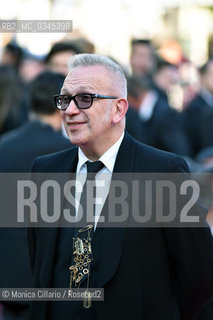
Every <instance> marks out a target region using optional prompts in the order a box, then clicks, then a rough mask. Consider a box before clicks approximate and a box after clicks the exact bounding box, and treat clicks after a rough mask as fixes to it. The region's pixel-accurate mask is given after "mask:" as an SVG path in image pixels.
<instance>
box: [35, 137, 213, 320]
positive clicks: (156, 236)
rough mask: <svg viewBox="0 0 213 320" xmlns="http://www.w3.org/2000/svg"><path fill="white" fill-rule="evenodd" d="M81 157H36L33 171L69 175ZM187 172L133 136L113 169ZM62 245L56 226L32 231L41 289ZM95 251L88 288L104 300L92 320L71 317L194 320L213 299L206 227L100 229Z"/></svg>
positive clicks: (84, 313)
mask: <svg viewBox="0 0 213 320" xmlns="http://www.w3.org/2000/svg"><path fill="white" fill-rule="evenodd" d="M77 160H78V159H77V148H73V149H70V150H67V151H63V152H61V153H57V154H55V155H52V156H45V157H42V158H39V159H37V160H36V161H35V163H34V166H33V171H34V172H47V170H49V171H51V172H70V171H71V172H72V171H74V170H75V167H76V164H77ZM185 171H187V166H186V164H185V162H184V161H183V160H182V159H181V158H180V157H178V156H175V155H172V154H169V153H166V152H162V151H159V150H156V149H153V148H151V147H148V146H145V145H143V144H141V143H139V142H137V141H136V140H134V139H133V138H132V137H131V136H129V135H128V134H125V137H124V140H123V142H122V144H121V147H120V149H119V152H118V155H117V159H116V163H115V167H114V172H123V173H128V172H137V173H138V172H185ZM103 211H107V205H104V208H103ZM100 232H101V240H100ZM96 239H98V241H96ZM57 241H58V229H53V228H49V229H46V228H32V229H31V230H30V231H29V252H30V256H31V263H32V268H33V274H34V280H35V283H34V284H35V286H36V287H51V283H52V275H53V271H54V263H55V253H56V250H57ZM98 247H99V249H100V248H101V250H99V251H98V249H97V248H98ZM93 253H94V256H95V257H96V259H98V260H99V268H98V271H97V274H96V275H95V277H94V278H93V279H91V286H93V287H97V288H104V302H97V303H95V302H93V305H92V308H93V310H94V314H93V318H90V316H89V315H90V309H83V308H82V304H81V303H79V304H78V307H76V305H74V304H73V308H76V309H75V310H76V311H75V313H73V314H72V315H70V317H69V316H68V317H67V318H66V319H69V318H72V319H100V320H102V319H105V320H121V319H122V320H123V319H140V320H156V319H158V320H180V319H181V320H190V319H193V316H194V314H195V313H196V310H197V309H199V307H200V306H201V305H202V304H203V303H204V302H205V301H206V300H208V298H209V297H210V296H211V295H213V273H212V270H213V245H212V238H211V234H210V231H209V229H208V228H202V229H194V228H189V229H188V228H183V229H180V228H167V229H166V228H99V227H98V228H97V230H96V231H95V233H94V238H93ZM62 303H63V302H62ZM70 303H72V302H70ZM47 306H48V304H47V303H46V302H39V303H38V304H37V303H33V304H32V309H31V318H30V319H31V320H34V319H40V320H44V319H47V318H46V314H47ZM66 319H63V320H66Z"/></svg>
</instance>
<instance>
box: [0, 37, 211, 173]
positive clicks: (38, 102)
mask: <svg viewBox="0 0 213 320" xmlns="http://www.w3.org/2000/svg"><path fill="white" fill-rule="evenodd" d="M130 46H131V50H130V51H131V53H130V61H129V65H128V66H123V65H121V66H122V67H123V69H124V71H125V73H126V76H127V79H128V101H129V110H128V113H127V117H126V124H127V130H128V131H129V133H131V134H132V135H133V136H134V137H135V138H136V139H138V140H139V141H141V142H143V143H145V144H148V145H151V146H153V147H156V148H159V149H162V150H166V151H169V152H174V153H177V154H179V155H181V156H183V157H185V159H186V160H187V162H188V164H189V167H190V169H191V170H192V171H194V172H203V171H204V172H206V171H207V172H209V171H210V172H211V171H212V168H213V132H212V131H213V60H212V59H211V58H210V59H209V60H208V61H206V63H205V64H204V65H203V66H201V67H199V68H198V67H196V66H195V65H194V64H193V63H192V62H190V61H189V60H188V59H186V58H184V57H183V58H182V60H181V61H180V62H179V63H178V64H173V63H171V62H170V61H168V60H166V59H165V58H163V57H162V56H161V55H160V54H159V51H158V50H156V49H155V47H154V45H153V44H152V42H151V41H150V40H147V39H132V41H131V43H130ZM85 52H86V53H94V52H95V46H94V45H93V44H92V43H91V42H89V41H87V40H86V39H84V38H78V39H74V40H66V41H61V42H57V43H55V44H53V46H52V48H51V49H50V51H49V52H48V53H47V54H46V55H45V56H35V55H33V54H31V53H30V52H29V51H28V50H27V49H25V48H22V47H20V46H19V45H18V44H17V43H16V42H15V41H12V42H10V43H8V44H7V45H6V46H5V47H4V48H3V49H2V56H1V61H0V154H1V157H0V158H1V160H0V170H1V171H9V172H11V171H19V172H22V171H28V170H29V168H30V165H31V162H32V160H33V158H34V157H35V156H37V155H42V154H45V153H50V152H54V151H58V150H60V149H63V148H64V147H65V146H66V147H69V146H70V143H69V142H68V141H66V136H65V133H64V131H63V128H62V123H61V119H60V117H59V114H58V111H57V110H55V107H54V104H53V100H52V96H53V95H54V94H57V93H59V92H60V86H61V84H62V78H61V77H62V76H63V77H65V76H66V75H67V73H68V69H67V61H68V60H69V58H70V57H71V56H72V55H75V54H78V53H85ZM111 58H112V59H113V57H111ZM113 60H114V59H113ZM116 62H117V63H119V61H116ZM35 88H36V89H35ZM36 123H37V130H40V134H39V133H38V131H34V132H33V130H32V126H33V125H34V127H35V124H36ZM41 124H42V125H43V127H44V124H45V125H46V127H48V128H49V130H51V131H52V134H53V135H54V138H55V139H56V136H57V139H59V140H60V139H61V141H58V143H57V144H56V147H55V150H54V147H53V145H52V147H51V146H50V145H49V146H48V141H47V139H45V136H44V138H43V139H42V132H41V128H40V129H39V128H38V125H40V126H41ZM34 129H35V128H34ZM56 133H57V134H56ZM29 136H31V143H30V138H29ZM32 136H33V137H34V138H33V140H32ZM39 137H40V140H39ZM26 140H29V141H26ZM45 140H46V143H44V141H45ZM32 141H33V142H34V147H35V146H37V150H27V148H26V146H28V148H29V146H30V145H31V147H32ZM39 144H40V146H39ZM42 144H43V145H42ZM60 144H61V147H60ZM14 148H15V149H16V150H18V149H20V150H21V151H22V152H24V154H23V153H22V158H23V156H24V157H25V158H26V159H29V161H28V163H27V164H26V163H25V165H21V161H20V165H15V166H14V162H13V161H12V160H13V157H14V156H15V154H14V152H13V151H12V150H13V149H14ZM24 149H25V150H24ZM31 149H32V148H31ZM35 149H36V147H35ZM39 149H40V150H39ZM9 150H10V151H9ZM2 154H5V157H3V158H2Z"/></svg>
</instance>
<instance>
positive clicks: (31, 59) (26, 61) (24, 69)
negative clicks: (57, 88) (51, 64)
mask: <svg viewBox="0 0 213 320" xmlns="http://www.w3.org/2000/svg"><path fill="white" fill-rule="evenodd" d="M45 69H46V66H45V63H44V61H43V60H42V57H40V56H36V55H34V54H31V53H30V52H28V51H27V52H25V54H24V57H23V60H22V63H21V65H20V68H19V74H20V77H21V79H22V81H23V83H24V84H25V85H27V84H28V83H29V82H30V81H32V80H33V79H34V78H35V77H37V76H38V75H39V74H40V73H41V72H42V71H44V70H45Z"/></svg>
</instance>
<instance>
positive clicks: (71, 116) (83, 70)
mask: <svg viewBox="0 0 213 320" xmlns="http://www.w3.org/2000/svg"><path fill="white" fill-rule="evenodd" d="M61 93H62V94H67V95H71V96H74V95H76V94H79V93H95V94H102V95H110V96H117V92H116V89H115V88H114V87H113V85H112V81H111V79H110V74H109V72H108V71H107V70H106V69H105V68H104V67H103V66H98V65H97V66H88V67H82V66H79V67H76V68H74V69H73V70H72V71H70V72H69V74H68V75H67V77H66V79H65V82H64V85H63V88H62V90H61ZM115 104H116V100H112V99H94V100H93V104H92V106H91V107H90V108H88V109H78V108H77V106H76V105H75V103H74V101H71V103H70V105H69V107H68V108H67V110H66V111H61V115H62V118H63V121H64V125H65V129H66V132H67V134H68V136H69V138H70V141H71V142H72V143H73V144H76V145H78V146H80V147H83V148H91V149H92V148H93V147H94V145H96V146H102V149H104V146H105V145H106V146H107V145H108V144H109V145H110V143H111V140H112V138H113V134H112V133H113V108H115Z"/></svg>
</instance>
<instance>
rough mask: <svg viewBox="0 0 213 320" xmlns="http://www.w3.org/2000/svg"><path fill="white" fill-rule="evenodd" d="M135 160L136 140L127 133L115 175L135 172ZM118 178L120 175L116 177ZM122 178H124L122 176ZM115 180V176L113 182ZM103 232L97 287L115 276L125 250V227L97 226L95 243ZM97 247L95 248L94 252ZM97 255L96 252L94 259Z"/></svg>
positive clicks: (105, 211)
mask: <svg viewBox="0 0 213 320" xmlns="http://www.w3.org/2000/svg"><path fill="white" fill-rule="evenodd" d="M134 160H135V143H134V139H132V137H131V136H130V135H129V134H128V133H126V134H125V136H124V139H123V141H122V143H121V146H120V149H119V151H118V155H117V158H116V162H115V166H114V173H115V174H117V173H122V174H123V173H128V172H130V173H131V172H133V171H134ZM116 176H118V175H116ZM121 178H122V176H121ZM113 179H115V177H114V174H113V176H112V181H113ZM102 215H103V216H105V217H107V215H108V197H107V199H106V202H105V205H104V208H103V211H102ZM100 232H102V240H101V243H102V245H101V252H100V254H99V257H100V265H99V272H98V277H97V283H96V284H95V285H97V287H103V286H104V285H105V284H106V283H107V282H108V281H109V280H110V279H111V278H112V276H113V275H114V273H115V272H116V270H117V267H118V264H119V261H120V257H121V254H122V250H123V244H124V239H125V235H126V228H125V227H120V228H117V227H112V228H108V227H105V228H100V227H99V226H97V230H96V232H95V234H94V241H95V238H96V236H97V235H98V233H100ZM94 250H95V247H94V248H93V251H94ZM95 256H96V253H95V252H94V257H95Z"/></svg>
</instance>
